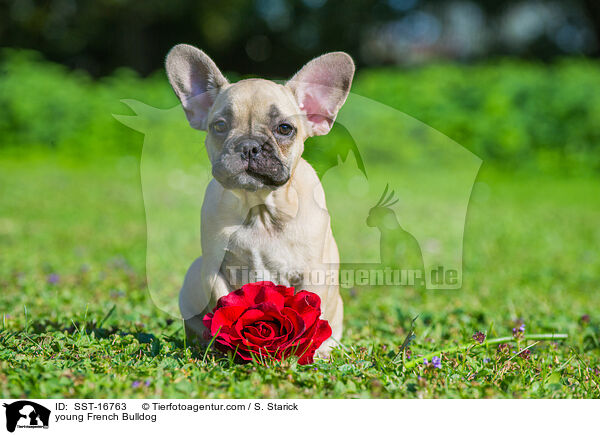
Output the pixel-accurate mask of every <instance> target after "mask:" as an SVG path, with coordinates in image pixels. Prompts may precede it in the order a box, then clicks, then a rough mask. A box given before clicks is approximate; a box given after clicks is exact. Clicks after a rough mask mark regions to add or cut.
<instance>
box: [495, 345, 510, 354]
mask: <svg viewBox="0 0 600 435" xmlns="http://www.w3.org/2000/svg"><path fill="white" fill-rule="evenodd" d="M496 352H498V353H500V354H507V353H509V352H510V344H508V343H502V344H499V345H498V349H497V350H496Z"/></svg>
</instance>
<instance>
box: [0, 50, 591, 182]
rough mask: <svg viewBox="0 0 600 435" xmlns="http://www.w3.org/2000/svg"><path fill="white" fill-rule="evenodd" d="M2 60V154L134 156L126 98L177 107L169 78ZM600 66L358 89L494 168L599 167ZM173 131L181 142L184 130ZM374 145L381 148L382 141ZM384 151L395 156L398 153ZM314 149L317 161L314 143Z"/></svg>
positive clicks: (414, 77)
mask: <svg viewBox="0 0 600 435" xmlns="http://www.w3.org/2000/svg"><path fill="white" fill-rule="evenodd" d="M1 59H2V60H1V64H0V65H1V66H0V106H1V107H2V108H3V116H2V117H0V136H1V137H2V142H1V144H0V147H1V148H2V149H3V152H7V151H10V152H28V151H29V150H31V149H32V148H35V147H42V148H43V149H48V148H51V149H56V150H60V151H61V152H64V153H67V154H70V155H73V156H81V157H83V158H94V157H97V156H99V155H101V154H130V155H131V154H134V155H135V154H138V153H139V152H140V150H141V146H142V140H141V137H140V135H139V134H138V133H136V132H135V131H134V130H132V129H129V128H127V127H125V126H123V125H122V124H120V123H119V122H118V121H117V120H115V119H114V118H113V116H112V114H117V113H121V114H130V113H131V112H127V110H128V109H126V108H125V106H124V105H123V104H122V103H121V102H120V100H122V99H137V100H140V101H142V102H144V103H146V104H149V105H151V106H154V107H158V108H161V109H170V108H172V107H174V106H175V105H176V104H177V99H176V98H175V96H174V95H173V93H172V91H171V89H170V87H169V85H168V82H167V80H166V78H165V76H164V73H162V72H161V73H155V74H154V75H152V76H150V77H147V78H140V77H139V76H138V75H137V74H136V73H134V72H132V71H131V70H128V69H119V70H117V71H115V73H114V74H113V75H111V76H108V77H105V78H102V79H99V80H93V79H91V78H90V77H89V76H88V75H87V74H86V73H83V72H81V71H70V70H68V69H66V68H65V67H62V66H60V65H57V64H54V63H50V62H47V61H45V60H43V59H42V58H41V57H40V55H38V54H37V53H34V52H27V51H16V50H4V51H3V52H2V57H1ZM598 66H599V65H598V62H596V61H590V60H580V59H565V60H562V61H560V62H557V63H555V64H552V65H550V66H548V65H541V64H536V63H529V62H523V61H508V60H503V61H496V62H487V63H482V64H477V65H471V66H465V65H456V64H437V65H429V66H427V67H422V68H417V69H410V70H398V69H393V70H392V69H384V70H381V69H379V70H376V69H366V70H364V69H363V70H359V73H358V75H357V78H356V80H355V83H354V85H353V92H354V93H357V94H360V95H362V96H365V97H368V98H371V99H373V100H376V101H379V102H381V103H384V104H387V105H389V106H391V107H393V108H396V109H398V110H401V111H403V112H405V113H407V114H409V115H411V116H413V117H415V118H417V119H419V120H421V121H423V122H424V123H426V124H428V125H430V126H432V127H434V128H435V129H437V130H439V131H440V132H442V133H444V134H445V135H447V136H449V137H450V138H452V139H454V140H456V141H457V142H458V143H460V144H461V145H463V146H465V147H466V148H468V149H469V150H471V151H473V152H474V153H476V154H477V155H478V156H479V157H481V158H482V159H483V160H484V161H485V162H494V163H498V164H502V165H505V166H507V167H510V168H518V167H521V168H534V167H535V168H538V169H544V170H545V169H553V170H556V169H558V170H576V171H580V170H592V171H596V170H598V169H600V152H599V148H600V131H599V130H598V129H597V128H596V126H597V120H598V119H600V95H598V93H597V92H593V90H594V89H598V87H599V86H600V69H599V68H598ZM230 77H231V76H230ZM231 78H232V79H236V77H231ZM180 118H181V122H184V120H183V116H181V117H180ZM373 128H376V129H385V128H386V125H378V126H373ZM171 133H172V136H173V137H174V138H176V136H177V134H179V133H178V132H175V131H174V132H171ZM198 140H199V141H200V138H199V139H198ZM312 140H313V142H314V143H322V142H327V143H328V144H337V145H338V148H339V147H342V148H345V149H348V148H349V147H351V146H352V145H348V142H349V141H351V140H352V139H351V138H350V137H349V135H348V134H347V133H346V132H345V131H344V130H343V128H334V130H333V132H332V133H331V134H330V135H329V136H327V137H324V138H315V139H312ZM370 146H371V147H372V148H373V149H372V150H371V151H377V146H378V144H377V143H373V144H372V145H370ZM399 147H401V145H399ZM322 148H323V147H314V148H313V149H314V150H319V149H322ZM330 149H331V148H330ZM381 151H382V152H384V151H385V153H387V155H390V153H391V154H392V157H393V153H395V152H396V151H395V150H389V149H386V150H381ZM307 152H308V154H309V155H310V153H311V150H310V147H307ZM336 155H337V153H336V152H332V156H336ZM400 155H401V154H398V156H400ZM398 156H396V157H398Z"/></svg>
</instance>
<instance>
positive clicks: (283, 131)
mask: <svg viewBox="0 0 600 435" xmlns="http://www.w3.org/2000/svg"><path fill="white" fill-rule="evenodd" d="M293 132H294V127H292V126H291V125H290V124H287V123H285V122H284V123H283V124H279V125H278V126H277V133H279V134H280V135H282V136H289V135H290V134H292V133H293Z"/></svg>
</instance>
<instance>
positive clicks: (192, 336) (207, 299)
mask: <svg viewBox="0 0 600 435" xmlns="http://www.w3.org/2000/svg"><path fill="white" fill-rule="evenodd" d="M229 292H230V286H229V283H228V282H227V280H226V279H225V277H224V276H223V274H222V273H221V272H220V270H219V269H218V268H211V267H210V264H209V263H208V262H206V261H205V262H203V261H202V257H198V258H197V259H196V260H195V261H194V262H193V263H192V265H191V266H190V268H189V269H188V271H187V273H186V275H185V280H184V281H183V286H182V287H181V291H180V292H179V310H180V312H181V315H182V316H183V319H184V323H185V332H186V336H187V339H188V341H190V342H206V341H207V337H205V332H206V328H205V327H204V324H203V323H202V319H203V318H204V316H205V315H206V314H207V313H208V312H209V311H210V310H212V309H213V307H214V306H215V305H216V303H217V301H218V300H219V298H220V297H221V296H224V295H226V294H228V293H229Z"/></svg>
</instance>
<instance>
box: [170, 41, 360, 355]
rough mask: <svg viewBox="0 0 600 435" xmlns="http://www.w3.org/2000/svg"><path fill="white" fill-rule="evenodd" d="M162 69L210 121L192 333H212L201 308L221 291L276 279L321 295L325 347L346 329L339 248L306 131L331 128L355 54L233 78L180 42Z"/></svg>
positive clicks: (193, 270)
mask: <svg viewBox="0 0 600 435" xmlns="http://www.w3.org/2000/svg"><path fill="white" fill-rule="evenodd" d="M166 70H167V75H168V77H169V82H170V83H171V86H172V87H173V90H174V91H175V94H177V97H178V98H179V100H180V101H181V104H182V106H183V109H184V111H185V114H186V116H187V119H188V121H189V123H190V125H191V127H192V128H195V129H198V130H206V131H207V135H206V140H205V145H206V150H207V152H208V156H209V158H210V161H211V164H212V174H213V177H214V178H213V179H212V180H211V182H210V183H209V185H208V187H207V189H206V193H205V197H204V203H203V205H202V213H201V238H202V241H201V245H202V257H200V258H198V259H196V260H195V261H194V263H192V265H191V266H190V268H189V270H188V272H187V274H186V277H185V280H184V283H183V286H182V288H181V292H180V295H179V307H180V310H181V314H182V316H183V318H184V321H185V326H186V333H187V334H188V337H189V338H190V339H199V340H200V341H202V340H206V337H205V336H204V335H205V334H204V333H205V327H204V325H203V324H202V318H203V317H204V315H205V314H206V313H208V312H210V311H211V310H212V309H213V308H214V306H215V304H216V302H217V300H218V299H219V298H220V297H221V296H224V295H226V294H227V293H229V292H231V291H233V290H235V289H237V288H239V287H241V286H242V285H243V284H246V283H248V282H252V281H259V280H271V281H273V282H274V283H275V284H280V285H286V286H293V287H295V288H296V289H297V291H299V290H300V289H304V290H309V291H312V292H315V293H317V294H318V295H319V296H320V297H321V301H322V302H321V303H322V305H321V309H322V315H321V317H322V318H323V319H325V320H327V321H329V324H330V325H331V329H332V331H333V333H332V336H331V338H330V339H329V340H327V341H326V342H325V343H323V345H322V346H321V347H320V349H319V350H318V352H317V354H318V355H320V356H322V357H326V356H327V355H328V354H329V350H330V349H331V347H332V346H335V344H336V343H338V342H339V340H340V339H341V336H342V328H343V325H342V321H343V303H342V299H341V297H340V294H339V288H338V274H339V270H338V269H339V254H338V249H337V245H336V243H335V240H334V238H333V234H332V231H331V225H330V218H329V213H328V212H327V206H326V203H325V194H324V191H323V187H322V186H321V183H320V180H319V178H318V176H317V174H316V173H315V171H314V169H313V168H312V167H311V166H310V165H309V164H308V163H307V162H306V161H305V160H304V159H303V158H302V152H303V151H304V141H305V140H306V138H308V137H309V136H314V135H324V134H327V133H328V132H329V130H330V129H331V127H332V125H333V122H334V121H335V118H336V116H337V113H338V111H339V109H340V108H341V106H342V105H343V104H344V102H345V101H346V98H347V96H348V92H349V90H350V86H351V83H352V78H353V76H354V63H353V61H352V58H351V57H350V56H348V55H347V54H346V53H342V52H335V53H328V54H325V55H323V56H320V57H318V58H316V59H313V60H311V61H310V62H308V63H307V64H306V65H305V66H304V67H303V68H302V69H301V70H300V71H299V72H298V73H296V75H294V76H293V77H292V78H291V79H290V80H289V81H288V82H287V83H286V84H285V85H283V84H277V83H275V82H272V81H269V80H263V79H247V80H241V81H239V82H237V83H229V82H228V81H227V79H226V78H225V77H224V76H223V74H222V73H221V71H219V69H218V68H217V66H216V65H215V63H214V62H213V61H212V60H211V59H210V58H209V57H208V56H207V55H206V54H205V53H204V52H202V51H201V50H199V49H197V48H195V47H192V46H190V45H185V44H180V45H176V46H175V47H173V48H172V49H171V51H170V52H169V54H168V55H167V59H166Z"/></svg>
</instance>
